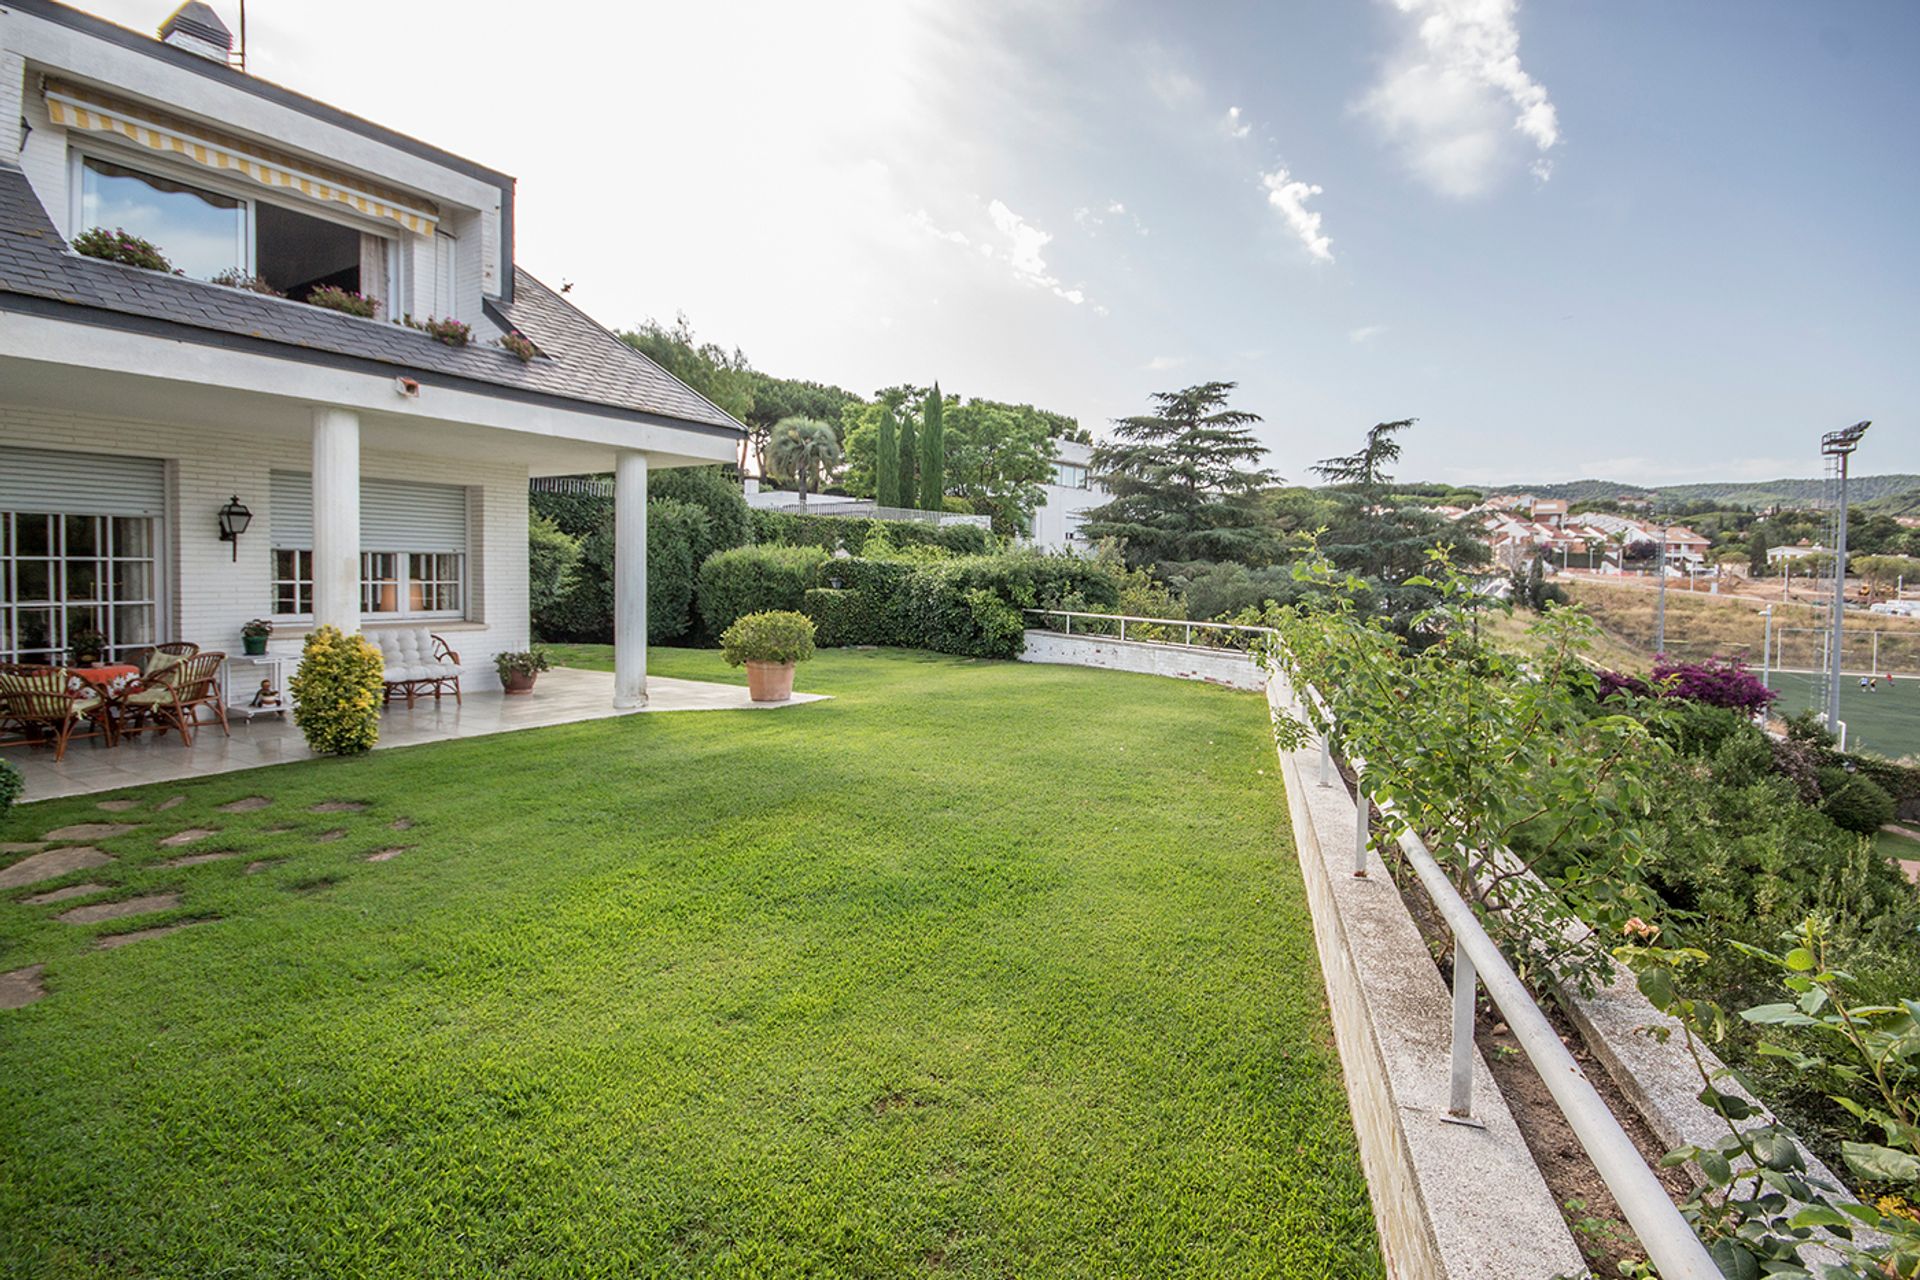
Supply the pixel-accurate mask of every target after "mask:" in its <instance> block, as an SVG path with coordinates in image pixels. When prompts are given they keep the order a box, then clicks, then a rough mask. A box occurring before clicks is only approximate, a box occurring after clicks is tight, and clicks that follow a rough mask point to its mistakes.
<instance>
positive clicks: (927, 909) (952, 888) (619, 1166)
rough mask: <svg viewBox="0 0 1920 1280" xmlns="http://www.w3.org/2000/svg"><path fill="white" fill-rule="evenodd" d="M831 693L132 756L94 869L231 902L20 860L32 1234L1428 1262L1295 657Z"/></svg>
mask: <svg viewBox="0 0 1920 1280" xmlns="http://www.w3.org/2000/svg"><path fill="white" fill-rule="evenodd" d="M651 661H652V668H653V670H654V671H656V672H658V673H661V674H666V675H675V676H683V677H691V678H703V679H732V678H736V677H735V675H734V673H732V672H729V671H728V669H727V668H726V667H725V666H724V665H723V664H722V663H721V662H720V660H719V658H718V656H717V655H715V654H712V653H699V652H691V651H674V650H664V651H663V650H655V651H654V653H653V654H652V659H651ZM800 686H801V687H802V688H803V689H810V690H816V691H819V692H826V693H831V694H833V695H834V698H833V700H832V701H829V702H824V703H818V704H813V705H810V706H803V707H797V708H792V709H788V710H782V711H776V712H706V713H688V714H681V715H645V716H633V717H628V718H623V719H618V720H603V721H598V722H594V723H588V724H579V725H570V726H565V727H561V728H556V729H542V730H533V731H528V732H523V733H517V734H510V735H504V736H500V737H495V738H489V739H476V740H469V741H465V742H458V743H446V744H440V745H435V746H427V747H416V748H412V749H409V750H403V751H384V752H376V753H374V754H372V755H370V756H367V757H364V758H361V759H358V760H343V761H323V762H312V763H302V764H295V765H288V766H285V767H282V768H278V769H269V770H261V771H257V772H253V773H243V774H227V775H223V776H218V777H211V778H207V779H205V780H203V781H200V782H196V783H193V784H190V785H186V786H177V787H163V788H153V789H147V790H145V791H141V792H130V793H127V794H128V795H130V796H133V797H136V798H138V799H139V800H140V802H141V803H140V805H139V807H137V808H136V809H134V810H132V811H131V812H129V813H128V814H126V815H124V818H125V820H128V821H138V822H141V823H143V824H144V825H143V826H142V827H141V828H140V829H139V830H138V831H136V832H133V833H131V834H127V835H123V836H120V837H118V838H114V839H108V840H105V841H102V842H100V843H101V844H102V846H103V847H105V848H107V849H109V850H110V851H111V852H113V853H114V854H115V855H117V858H118V861H117V862H116V863H115V864H114V865H112V866H108V867H102V868H99V869H96V870H94V871H92V872H81V873H77V874H74V875H72V876H69V877H67V879H66V881H64V882H62V883H68V882H75V883H77V882H81V881H84V880H87V879H89V878H91V879H93V880H95V881H100V882H104V883H109V884H111V885H113V886H116V890H117V891H118V892H124V893H132V892H134V891H146V892H154V891H159V890H163V889H171V890H178V891H180V892H181V893H182V894H183V895H184V897H183V901H182V904H181V906H180V908H179V909H178V910H177V911H176V912H174V913H173V916H174V917H180V918H207V919H209V921H210V922H209V923H205V924H201V925H198V926H196V927H193V928H188V929H185V930H183V931H180V932H178V933H174V934H171V935H168V936H165V937H158V938H150V939H148V940H145V941H140V942H137V943H133V944H130V945H128V946H125V947H123V948H120V949H117V950H111V951H103V950H97V949H95V948H94V947H93V945H92V943H93V940H94V938H95V936H96V935H98V934H101V933H105V932H108V931H111V930H115V929H128V928H133V927H136V926H138V925H148V924H151V923H152V919H151V918H143V919H140V920H138V921H134V920H125V921H118V922H114V923H110V924H104V925H88V926H74V925H69V924H63V923H59V922H56V921H54V920H53V919H51V916H52V914H53V912H56V911H61V910H65V909H66V906H67V905H68V904H62V905H61V906H59V907H53V908H48V907H30V906H26V905H24V904H23V903H22V902H21V901H20V899H21V898H23V897H24V896H26V895H27V894H28V893H30V892H33V890H8V891H6V892H5V893H4V895H0V970H8V969H13V968H15V967H18V966H21V965H26V964H29V963H35V962H45V964H46V974H45V977H46V984H47V986H48V988H49V992H50V994H49V995H48V996H47V997H46V998H45V999H43V1000H41V1001H39V1002H38V1003H37V1004H33V1005H31V1006H28V1007H27V1008H24V1009H19V1010H13V1011H4V1012H0V1275H6V1276H60V1277H67V1276H182V1277H207V1276H222V1277H238V1276H248V1277H251V1276H273V1277H318V1276H343V1277H344V1276H353V1277H359V1276H396V1277H398V1276H404V1277H440V1276H469V1275H488V1276H556V1277H557V1276H567V1277H573V1276H640V1275H647V1276H652V1275H755V1276H797V1275H816V1276H828V1275H845V1276H883V1275H885V1276H892V1275H940V1276H946V1275H961V1276H1011V1275H1020V1276H1029V1275H1031V1276H1041V1275H1046V1276H1052V1275H1082V1276H1113V1275H1136V1276H1145V1275H1154V1276H1161V1275H1192V1276H1244V1275H1278V1276H1299V1277H1324V1276H1340V1277H1366V1276H1376V1275H1378V1274H1380V1270H1381V1268H1380V1262H1379V1259H1378V1257H1377V1254H1376V1249H1375V1244H1374V1237H1373V1228H1372V1219H1371V1215H1370V1212H1369V1209H1368V1204H1367V1197H1366V1189H1365V1182H1364V1179H1363V1178H1362V1176H1361V1173H1360V1170H1359V1164H1358V1158H1357V1155H1356V1153H1355V1148H1354V1139H1353V1133H1352V1127H1351V1123H1350V1121H1349V1118H1348V1115H1347V1111H1346V1107H1345V1102H1344V1097H1343V1094H1342V1091H1341V1086H1340V1077H1339V1064H1338V1059H1337V1056H1336V1054H1335V1053H1334V1050H1333V1048H1332V1044H1331V1034H1330V1029H1329V1027H1328V1023H1327V1015H1326V1011H1325V1009H1324V1007H1323V1005H1324V998H1323V992H1322V987H1321V982H1320V976H1319V972H1318V968H1317V965H1316V962H1315V959H1314V950H1313V943H1312V940H1311V934H1310V930H1309V921H1308V915H1307V909H1306V906H1305V904H1304V901H1303V896H1302V889H1301V885H1300V881H1299V876H1298V873H1297V869H1296V865H1295V862H1294V857H1293V853H1292V850H1291V848H1290V847H1289V844H1288V838H1287V835H1286V830H1287V822H1286V813H1285V799H1284V796H1283V795H1282V793H1281V788H1280V783H1279V780H1278V778H1277V777H1276V775H1275V766H1274V758H1273V750H1272V746H1271V744H1270V740H1269V737H1268V732H1267V718H1266V714H1265V708H1264V707H1263V706H1262V704H1261V702H1260V701H1259V699H1258V698H1256V697H1253V696H1251V695H1247V694H1239V693H1232V692H1228V691H1225V690H1221V689H1217V688H1213V687H1210V686H1204V685H1195V684H1185V683H1178V682H1175V681H1171V680H1162V679H1155V678H1152V677H1141V676H1127V675H1117V674H1111V673H1104V672H1092V671H1082V670H1074V669H1069V668H1063V667H1046V666H1024V665H1018V664H1013V663H995V662H966V661H960V660H955V659H949V658H941V657H935V656H931V655H926V654H918V653H908V652H894V651H879V652H864V653H848V652H826V653H823V654H822V655H821V656H820V658H819V659H818V660H817V661H815V662H813V663H812V664H810V665H808V666H807V667H804V668H803V669H802V671H801V679H800ZM172 795H184V796H186V797H187V800H186V802H185V803H184V804H182V805H181V806H179V807H177V808H175V809H172V810H171V811H168V812H158V811H157V805H158V804H159V803H160V802H161V801H162V800H163V799H165V798H166V797H169V796H172ZM249 795H262V796H269V797H271V798H272V800H273V804H272V805H271V806H270V807H268V808H265V809H263V810H260V811H258V812H252V813H245V814H226V813H221V812H218V811H217V809H216V806H218V805H221V804H224V803H227V802H230V801H233V800H235V799H238V798H241V797H245V796H249ZM97 798H98V797H95V798H88V799H83V800H72V801H60V802H53V803H48V804H44V805H33V806H28V807H27V808H25V809H19V810H16V811H15V812H14V814H13V815H12V817H11V818H10V819H8V820H6V821H5V822H0V839H8V840H22V839H26V838H28V837H30V836H37V835H38V834H40V833H41V832H43V831H46V830H48V829H51V828H53V827H56V826H59V825H61V824H64V823H69V822H78V821H98V820H101V819H103V818H107V817H117V816H118V815H105V814H102V813H100V812H99V811H98V810H97V809H96V808H95V806H94V803H93V801H94V799H97ZM326 800H355V801H362V802H365V803H367V804H368V805H369V808H368V809H367V810H366V811H365V812H361V813H347V814H316V813H312V812H309V806H311V805H314V804H316V803H319V802H321V801H326ZM401 818H406V819H411V820H412V821H413V822H414V824H415V825H414V826H412V827H411V828H410V829H407V830H404V831H395V830H393V829H392V825H391V824H393V823H394V822H395V820H397V819H401ZM192 826H202V827H214V828H218V829H219V830H218V833H217V834H216V835H214V836H211V837H208V838H206V839H205V840H204V841H201V842H199V843H197V844H194V845H191V846H188V850H189V851H191V850H199V849H203V848H209V849H232V850H236V851H238V852H239V854H240V855H241V856H238V857H236V858H233V859H231V860H225V861H216V862H208V863H204V864H201V865H195V866H189V867H177V868H172V869H168V868H162V867H160V866H159V865H158V863H159V862H161V861H162V860H164V859H165V858H167V857H170V856H173V855H176V854H177V853H179V852H181V850H172V849H169V850H161V849H158V848H156V839H157V838H159V837H161V836H164V835H166V834H169V833H172V832H175V831H177V830H180V829H183V828H187V827H192ZM277 826H291V827H295V828H297V830H296V831H293V832H288V833H282V834H268V831H269V829H270V828H273V827H277ZM328 829H344V830H345V831H346V832H347V834H346V836H345V837H344V838H342V839H339V840H337V841H334V842H332V843H320V842H317V841H316V840H314V839H313V836H314V835H316V834H318V833H320V832H323V831H326V830H328ZM393 846H406V847H405V849H404V851H403V852H401V853H399V854H398V855H396V856H394V857H393V858H392V859H391V860H388V861H382V862H378V863H373V862H369V861H367V860H366V855H367V854H368V853H369V852H372V851H375V850H380V849H385V848H388V847H393ZM258 859H272V860H273V861H272V862H271V863H270V864H269V865H268V866H266V867H264V868H262V869H260V870H259V871H258V873H257V874H254V875H247V874H245V870H246V867H247V865H248V863H249V862H250V861H252V860H258ZM46 887H48V886H45V885H42V886H37V887H36V888H37V889H45V888H46ZM82 901H85V900H84V899H83V900H82Z"/></svg>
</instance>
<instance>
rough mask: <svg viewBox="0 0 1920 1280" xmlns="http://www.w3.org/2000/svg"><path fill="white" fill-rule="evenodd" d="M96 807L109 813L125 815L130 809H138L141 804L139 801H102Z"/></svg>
mask: <svg viewBox="0 0 1920 1280" xmlns="http://www.w3.org/2000/svg"><path fill="white" fill-rule="evenodd" d="M95 807H96V808H100V809H104V810H106V811H107V812H108V813H125V812H126V811H127V810H129V809H138V808H139V807H140V802H139V801H138V800H102V801H101V802H100V803H99V804H98V805H97V806H95Z"/></svg>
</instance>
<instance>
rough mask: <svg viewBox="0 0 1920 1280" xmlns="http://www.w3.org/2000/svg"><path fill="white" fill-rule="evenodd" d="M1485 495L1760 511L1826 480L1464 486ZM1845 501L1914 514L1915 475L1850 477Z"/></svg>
mask: <svg viewBox="0 0 1920 1280" xmlns="http://www.w3.org/2000/svg"><path fill="white" fill-rule="evenodd" d="M1467 487H1469V488H1474V489H1480V490H1483V491H1484V492H1487V493H1531V494H1535V495H1537V496H1539V497H1542V498H1565V499H1567V500H1568V501H1570V502H1592V501H1595V500H1598V499H1602V498H1617V497H1619V496H1621V495H1622V494H1632V495H1636V496H1639V497H1645V498H1653V499H1656V500H1658V499H1661V498H1668V499H1671V500H1673V501H1676V502H1700V501H1709V502H1716V503H1719V504H1721V505H1723V506H1736V507H1765V506H1772V505H1773V504H1775V503H1779V504H1781V505H1783V506H1790V507H1811V506H1813V505H1815V504H1817V503H1818V502H1819V501H1820V499H1821V497H1822V496H1823V493H1824V490H1825V487H1826V482H1825V481H1824V480H1820V479H1818V478H1815V479H1807V480H1748V481H1737V480H1719V481H1709V482H1706V483H1703V484H1669V485H1655V486H1653V487H1651V488H1649V487H1648V486H1646V485H1637V484H1622V483H1621V482H1619V481H1617V480H1566V481H1562V482H1560V483H1558V484H1508V485H1469V486H1467ZM1847 492H1848V494H1849V496H1850V500H1851V501H1853V502H1858V503H1861V504H1863V505H1867V506H1870V507H1871V508H1872V509H1873V510H1874V511H1876V512H1879V513H1881V514H1884V515H1913V514H1920V475H1899V474H1896V475H1884V476H1854V477H1853V478H1852V480H1851V481H1850V482H1849V484H1848V489H1847Z"/></svg>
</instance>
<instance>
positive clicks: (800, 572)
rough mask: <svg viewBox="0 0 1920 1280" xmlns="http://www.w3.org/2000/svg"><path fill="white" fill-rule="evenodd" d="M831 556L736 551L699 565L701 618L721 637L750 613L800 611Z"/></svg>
mask: <svg viewBox="0 0 1920 1280" xmlns="http://www.w3.org/2000/svg"><path fill="white" fill-rule="evenodd" d="M826 563H827V553H826V552H825V551H822V550H821V549H820V548H819V547H734V548H732V549H731V550H728V551H716V552H714V553H713V554H712V555H711V556H708V557H707V560H706V563H705V564H702V565H701V566H700V592H699V603H700V617H701V618H702V620H704V621H705V622H706V624H707V632H708V634H710V635H716V636H717V635H721V634H723V633H724V632H725V631H726V629H727V628H728V627H730V626H732V625H733V623H734V620H735V619H736V618H739V617H742V616H744V615H746V614H749V613H765V612H768V611H774V610H778V611H785V612H792V613H798V612H799V611H800V610H801V609H802V608H803V607H804V606H805V605H806V602H807V588H809V587H811V586H813V585H814V583H815V582H816V581H817V579H818V574H819V571H820V567H821V566H822V565H824V564H826Z"/></svg>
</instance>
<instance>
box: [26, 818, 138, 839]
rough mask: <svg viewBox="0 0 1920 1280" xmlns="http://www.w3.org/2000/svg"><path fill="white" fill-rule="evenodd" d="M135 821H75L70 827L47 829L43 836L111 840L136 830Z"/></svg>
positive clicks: (47, 837)
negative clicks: (55, 829) (56, 829)
mask: <svg viewBox="0 0 1920 1280" xmlns="http://www.w3.org/2000/svg"><path fill="white" fill-rule="evenodd" d="M139 829H140V824H139V823H137V822H77V823H75V824H74V825H73V826H71V827H61V828H60V829H59V830H58V831H49V832H47V834H46V835H45V836H44V837H43V838H44V839H47V840H111V839H113V838H114V837H115V836H123V835H125V834H127V832H129V831H138V830H139Z"/></svg>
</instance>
